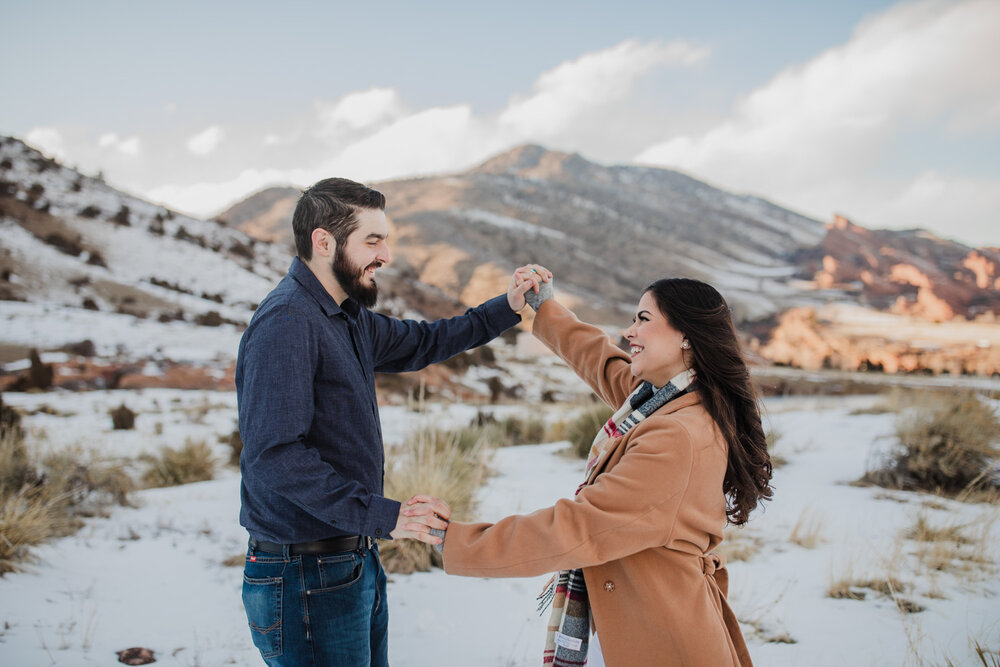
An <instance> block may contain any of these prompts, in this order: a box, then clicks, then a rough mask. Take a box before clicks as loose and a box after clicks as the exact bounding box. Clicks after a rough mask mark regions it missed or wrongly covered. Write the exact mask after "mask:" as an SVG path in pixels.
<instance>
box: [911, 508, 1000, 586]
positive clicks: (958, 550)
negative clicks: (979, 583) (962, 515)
mask: <svg viewBox="0 0 1000 667" xmlns="http://www.w3.org/2000/svg"><path fill="white" fill-rule="evenodd" d="M996 520H997V514H996V513H990V514H984V515H983V516H982V517H980V518H979V519H978V520H976V521H973V522H970V523H966V524H958V523H954V522H952V523H947V524H944V525H941V526H932V525H931V524H930V522H929V521H928V520H927V517H926V516H924V515H921V516H919V517H917V520H916V522H915V523H914V525H913V526H911V527H910V528H908V529H907V530H905V531H904V532H903V533H902V536H903V537H904V538H906V539H909V540H913V541H914V542H917V543H918V546H917V549H916V551H915V555H916V557H917V562H918V563H919V564H920V566H921V567H923V568H924V569H925V570H926V571H927V572H930V573H936V572H948V573H952V574H957V575H961V576H963V577H965V578H967V579H969V580H973V581H974V580H978V579H982V578H989V577H991V576H992V572H994V571H995V567H994V561H993V560H992V559H991V558H990V554H991V553H992V551H991V548H990V545H991V539H990V535H991V532H992V530H993V526H994V524H995V523H996Z"/></svg>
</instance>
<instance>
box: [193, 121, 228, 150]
mask: <svg viewBox="0 0 1000 667" xmlns="http://www.w3.org/2000/svg"><path fill="white" fill-rule="evenodd" d="M225 136H226V133H225V130H223V129H222V127H221V126H219V125H212V126H210V127H207V128H205V129H204V130H202V131H201V132H199V133H198V134H196V135H194V136H193V137H191V138H190V139H188V142H187V149H188V150H189V151H190V152H191V153H193V154H195V155H209V154H210V153H212V152H214V151H215V149H216V148H218V146H219V144H220V143H222V140H223V139H224V138H225Z"/></svg>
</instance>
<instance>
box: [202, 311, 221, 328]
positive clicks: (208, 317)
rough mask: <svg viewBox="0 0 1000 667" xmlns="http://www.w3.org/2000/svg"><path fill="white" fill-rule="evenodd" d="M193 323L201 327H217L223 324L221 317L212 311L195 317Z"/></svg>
mask: <svg viewBox="0 0 1000 667" xmlns="http://www.w3.org/2000/svg"><path fill="white" fill-rule="evenodd" d="M194 323H195V324H197V325H199V326H203V327H218V326H221V325H222V324H223V323H225V320H224V319H222V315H219V313H217V312H216V311H214V310H210V311H208V312H207V313H200V314H198V315H196V316H195V318H194Z"/></svg>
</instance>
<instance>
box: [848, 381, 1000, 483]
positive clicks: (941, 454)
mask: <svg viewBox="0 0 1000 667" xmlns="http://www.w3.org/2000/svg"><path fill="white" fill-rule="evenodd" d="M898 414H899V416H898V418H897V422H896V439H897V441H898V445H897V447H896V448H895V450H894V452H893V453H892V455H891V457H890V458H889V460H888V461H886V463H885V465H884V466H883V467H881V468H879V469H876V470H871V471H869V472H868V473H866V474H865V476H864V477H863V478H862V481H863V482H867V483H872V484H877V485H879V486H884V487H887V488H893V489H903V490H918V491H929V492H932V493H938V494H941V495H945V496H951V497H958V498H960V499H964V500H983V499H989V498H994V499H995V498H1000V480H998V470H997V468H996V465H997V459H998V457H1000V447H998V443H1000V419H998V418H997V416H996V414H994V412H993V410H992V409H991V408H990V407H989V406H988V405H986V404H984V403H983V402H982V401H981V400H980V399H979V398H978V397H977V396H976V395H975V394H973V393H969V392H951V393H947V394H924V395H923V399H915V400H914V402H913V403H911V404H910V405H909V406H908V407H905V408H902V409H901V410H900V411H899V413H898ZM984 494H985V496H984Z"/></svg>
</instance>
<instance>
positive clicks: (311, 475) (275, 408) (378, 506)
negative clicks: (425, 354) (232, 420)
mask: <svg viewBox="0 0 1000 667" xmlns="http://www.w3.org/2000/svg"><path fill="white" fill-rule="evenodd" d="M312 326H313V325H312V323H311V322H310V320H309V318H308V317H306V316H304V315H303V314H301V313H299V312H297V311H296V310H295V309H294V307H292V306H286V307H284V308H275V309H274V310H272V311H270V312H268V313H267V314H265V315H264V317H263V318H262V319H261V320H260V321H258V322H255V323H254V327H253V329H252V331H249V332H248V333H249V336H248V339H247V341H246V342H245V344H244V345H243V346H242V349H241V356H242V359H241V364H240V366H241V368H242V372H243V378H242V382H240V387H241V395H240V397H239V399H240V400H239V417H240V434H241V437H242V438H243V450H244V451H243V456H242V465H243V470H242V472H243V476H244V483H245V484H247V485H248V487H249V488H250V489H251V490H252V491H253V492H254V493H259V494H271V493H274V494H278V495H280V496H282V497H283V498H285V499H287V500H288V501H289V502H291V503H293V504H295V505H297V506H298V507H300V508H302V509H303V510H304V511H306V512H307V513H309V514H310V515H311V516H313V517H316V518H317V519H319V520H321V521H324V522H325V523H328V524H330V525H331V526H332V527H334V528H335V529H336V530H337V531H339V532H342V533H347V534H360V535H378V536H379V537H387V536H388V534H389V532H391V531H392V530H393V529H394V528H395V526H396V519H397V517H398V515H399V508H400V503H398V502H397V501H395V500H390V499H388V498H385V497H383V496H380V495H378V494H374V493H371V492H369V491H368V490H366V489H365V488H364V486H363V485H361V484H360V483H358V482H357V481H354V480H351V479H348V478H345V477H343V476H341V475H340V474H338V473H337V470H336V469H335V468H334V467H333V466H332V465H330V464H329V463H328V462H326V461H324V460H323V459H322V457H321V456H320V454H319V452H318V451H317V450H316V449H315V448H314V447H309V446H307V445H306V443H305V437H306V434H307V433H308V432H309V429H310V427H311V425H312V422H313V401H314V393H313V391H314V390H313V382H314V378H315V375H316V368H317V364H318V362H319V343H318V341H319V337H318V336H317V335H315V332H313V331H312Z"/></svg>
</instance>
